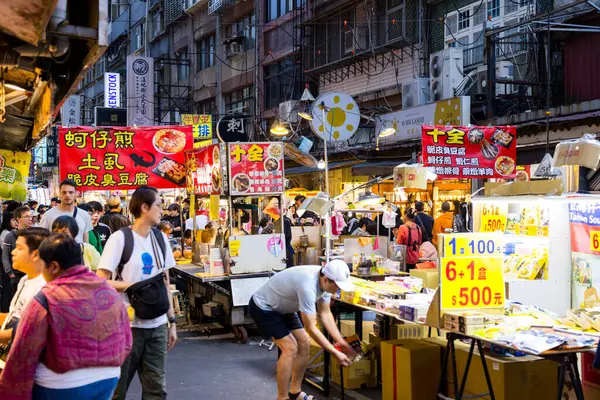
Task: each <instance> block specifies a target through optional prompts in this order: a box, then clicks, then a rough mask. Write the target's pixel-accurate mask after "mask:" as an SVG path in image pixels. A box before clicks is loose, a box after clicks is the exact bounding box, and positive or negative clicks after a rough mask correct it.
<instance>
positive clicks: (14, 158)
mask: <svg viewBox="0 0 600 400" xmlns="http://www.w3.org/2000/svg"><path fill="white" fill-rule="evenodd" d="M30 165H31V153H24V152H16V151H11V150H0V197H1V198H2V199H4V200H9V199H12V200H16V201H25V200H27V181H28V175H29V167H30Z"/></svg>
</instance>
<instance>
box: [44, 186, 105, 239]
mask: <svg viewBox="0 0 600 400" xmlns="http://www.w3.org/2000/svg"><path fill="white" fill-rule="evenodd" d="M76 198H77V184H76V183H75V182H74V181H72V180H71V179H65V180H64V181H62V182H61V183H60V201H61V202H60V204H58V205H57V206H56V207H52V208H51V209H49V210H48V211H46V212H45V213H44V215H43V216H42V220H41V221H40V226H41V227H42V228H46V229H48V230H49V231H51V230H52V223H53V222H54V220H55V219H56V218H58V217H60V216H62V215H68V216H69V217H73V218H75V220H76V221H77V226H79V233H78V234H77V237H76V238H75V241H76V242H77V243H83V242H85V243H89V238H88V232H89V231H91V230H92V229H94V226H93V225H92V219H91V218H90V215H89V214H88V213H87V212H86V211H84V210H80V209H79V208H77V206H76V205H75V199H76Z"/></svg>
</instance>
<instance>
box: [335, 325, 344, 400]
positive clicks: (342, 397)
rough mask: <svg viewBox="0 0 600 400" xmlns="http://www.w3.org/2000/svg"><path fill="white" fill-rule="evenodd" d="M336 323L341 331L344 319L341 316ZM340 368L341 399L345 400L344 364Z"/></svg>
mask: <svg viewBox="0 0 600 400" xmlns="http://www.w3.org/2000/svg"><path fill="white" fill-rule="evenodd" d="M336 322H337V327H338V329H340V328H341V324H342V319H341V318H340V316H339V315H338V316H337V318H336ZM339 368H340V395H341V399H342V400H344V398H345V396H346V393H345V391H344V370H343V367H342V364H340V367H339Z"/></svg>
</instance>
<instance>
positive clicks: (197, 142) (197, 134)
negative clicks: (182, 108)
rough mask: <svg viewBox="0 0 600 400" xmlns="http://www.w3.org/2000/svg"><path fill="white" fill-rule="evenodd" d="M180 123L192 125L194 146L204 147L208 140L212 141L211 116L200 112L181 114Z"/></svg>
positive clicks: (197, 147) (196, 147)
mask: <svg viewBox="0 0 600 400" xmlns="http://www.w3.org/2000/svg"><path fill="white" fill-rule="evenodd" d="M181 125H192V126H193V127H194V148H195V149H199V148H201V147H205V146H206V145H207V144H208V143H206V142H207V141H208V142H211V143H212V137H213V133H212V116H211V115H202V114H182V115H181Z"/></svg>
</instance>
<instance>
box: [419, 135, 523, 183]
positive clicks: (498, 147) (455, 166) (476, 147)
mask: <svg viewBox="0 0 600 400" xmlns="http://www.w3.org/2000/svg"><path fill="white" fill-rule="evenodd" d="M516 135H517V134H516V128H515V127H514V126H495V127H491V126H474V127H464V126H441V125H422V132H421V137H422V142H423V162H424V164H425V165H426V166H428V167H433V168H434V172H435V173H436V174H437V175H438V178H442V179H443V178H514V176H515V169H516V164H515V163H516V158H517V140H516Z"/></svg>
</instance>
